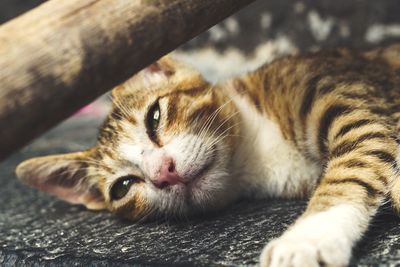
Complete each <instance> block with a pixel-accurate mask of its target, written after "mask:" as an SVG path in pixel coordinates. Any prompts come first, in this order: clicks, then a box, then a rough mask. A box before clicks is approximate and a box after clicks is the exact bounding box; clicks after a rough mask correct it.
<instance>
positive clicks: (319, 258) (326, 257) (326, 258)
mask: <svg viewBox="0 0 400 267" xmlns="http://www.w3.org/2000/svg"><path fill="white" fill-rule="evenodd" d="M349 257H350V254H349V253H348V252H347V251H346V250H344V249H343V248H340V247H339V246H338V245H337V244H325V245H324V244H321V243H319V242H316V240H310V239H309V240H307V239H298V238H291V237H285V236H284V237H281V238H278V239H276V240H273V241H271V242H270V243H269V244H268V245H267V246H266V247H265V248H264V250H263V252H262V254H261V258H260V265H261V267H320V266H324V267H328V266H329V267H345V266H347V264H348V261H349Z"/></svg>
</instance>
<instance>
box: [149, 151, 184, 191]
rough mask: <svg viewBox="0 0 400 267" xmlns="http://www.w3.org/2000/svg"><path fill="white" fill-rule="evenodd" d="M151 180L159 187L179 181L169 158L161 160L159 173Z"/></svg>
mask: <svg viewBox="0 0 400 267" xmlns="http://www.w3.org/2000/svg"><path fill="white" fill-rule="evenodd" d="M152 182H153V184H154V185H155V186H156V187H158V188H160V189H162V188H165V187H168V186H170V185H174V184H177V183H179V182H181V177H179V175H178V173H177V172H176V169H175V164H174V162H173V160H172V159H171V158H169V157H168V158H164V159H163V160H162V163H161V168H160V173H159V175H158V177H156V178H155V179H154V180H153V181H152Z"/></svg>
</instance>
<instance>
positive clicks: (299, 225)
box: [261, 111, 397, 267]
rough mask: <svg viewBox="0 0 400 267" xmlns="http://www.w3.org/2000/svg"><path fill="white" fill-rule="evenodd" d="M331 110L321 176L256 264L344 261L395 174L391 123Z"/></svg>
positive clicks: (274, 265) (335, 263) (333, 263)
mask: <svg viewBox="0 0 400 267" xmlns="http://www.w3.org/2000/svg"><path fill="white" fill-rule="evenodd" d="M355 112H356V111H355ZM357 113H359V112H356V114H357ZM363 113H365V114H366V112H361V113H360V114H363ZM325 114H326V113H325ZM343 114H345V115H343ZM334 115H335V117H333V118H332V117H331V118H330V122H329V123H330V125H329V127H327V128H328V129H329V130H327V132H326V137H325V139H324V140H326V142H320V144H323V146H320V147H319V149H320V151H323V150H325V151H326V155H327V156H328V158H329V160H328V161H327V166H326V169H325V171H324V174H323V177H322V179H321V180H320V182H319V185H318V186H317V188H316V190H315V192H314V194H313V196H312V197H311V199H310V202H309V204H308V207H307V209H306V211H305V213H304V214H303V215H302V216H301V217H300V218H299V219H298V220H297V221H296V222H295V223H294V224H293V225H292V226H291V227H290V228H289V229H288V230H287V231H286V232H285V233H284V234H283V235H282V236H281V237H280V238H278V239H276V240H273V241H272V242H270V243H269V244H268V245H267V246H266V247H265V248H264V250H263V252H262V255H261V266H271V267H277V266H280V267H281V266H293V267H296V266H308V267H312V266H346V265H347V264H348V263H349V260H350V258H351V251H352V248H353V246H354V244H355V243H356V242H357V241H358V240H359V239H360V238H361V237H362V235H363V233H364V232H365V231H366V230H367V227H368V224H369V221H370V219H371V218H372V216H373V215H374V214H375V213H376V211H377V208H378V207H379V206H380V205H381V203H382V201H383V200H384V199H385V196H386V195H387V193H388V191H389V184H390V183H391V181H392V180H393V178H394V177H395V176H396V173H397V161H396V155H397V145H396V142H395V140H394V139H393V138H392V137H391V136H392V132H391V130H390V127H387V126H386V124H385V122H384V121H380V120H379V119H376V117H373V116H372V117H371V120H370V121H369V124H366V123H365V120H366V116H362V117H360V116H355V115H354V114H353V112H346V113H336V114H334ZM346 118H347V119H346ZM357 118H359V119H357ZM367 118H368V116H367ZM357 120H358V121H357ZM357 125H363V126H362V127H356V126H357ZM318 135H319V136H320V134H318Z"/></svg>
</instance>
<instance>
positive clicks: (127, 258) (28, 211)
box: [0, 116, 400, 267]
mask: <svg viewBox="0 0 400 267" xmlns="http://www.w3.org/2000/svg"><path fill="white" fill-rule="evenodd" d="M99 123H100V121H99V120H98V119H94V118H93V117H82V116H81V117H75V118H73V119H70V120H69V121H67V122H65V123H63V124H62V125H61V126H59V127H58V128H56V129H54V130H52V131H51V132H49V133H48V134H46V135H45V136H44V137H42V138H40V139H38V140H36V141H35V142H34V143H32V144H31V145H29V146H28V147H26V148H25V149H23V150H22V151H20V152H18V153H16V154H14V155H13V156H12V157H11V158H10V159H8V160H7V161H5V162H3V163H1V164H0V181H1V186H0V203H1V204H0V266H7V267H8V266H10V267H11V266H109V265H112V266H132V265H137V266H239V265H255V264H257V263H258V256H259V253H260V251H261V249H262V248H263V246H264V244H265V243H266V242H267V241H268V240H271V239H272V238H274V237H277V236H279V235H280V234H281V233H282V232H283V230H284V229H285V228H286V227H287V226H288V225H289V224H290V223H291V222H293V221H294V219H295V218H296V217H297V216H299V215H300V214H301V212H302V211H303V209H304V208H305V205H306V202H305V201H288V200H258V201H250V200H244V201H242V202H240V203H236V204H234V205H232V206H231V207H229V208H228V209H226V210H224V211H222V212H218V213H216V214H210V215H207V216H204V217H198V218H193V219H190V220H187V221H181V222H150V223H141V224H135V223H131V222H128V221H123V220H121V219H119V218H116V217H114V216H113V215H111V214H109V213H107V212H93V211H88V210H86V209H85V208H83V207H81V206H73V205H69V204H67V203H64V202H62V201H59V200H57V199H55V198H53V197H51V196H48V195H45V194H43V193H40V192H37V191H36V190H33V189H30V188H28V187H26V186H24V185H22V184H21V183H19V181H18V180H17V179H16V178H15V176H14V173H13V172H14V168H15V166H16V165H17V164H18V163H19V162H20V161H22V160H24V159H27V158H30V157H33V156H38V155H47V154H51V153H64V152H69V151H77V150H81V149H84V148H86V147H88V146H90V145H91V144H92V143H93V141H94V140H95V135H96V132H97V125H98V124H99ZM396 262H400V219H399V218H398V217H397V216H395V215H394V214H393V213H392V212H391V210H390V208H383V209H382V210H381V212H380V215H379V216H377V219H376V220H375V221H374V222H373V224H372V227H371V230H370V231H369V233H368V234H367V235H366V238H365V239H364V240H363V241H362V242H361V243H360V245H359V246H358V247H357V248H356V250H355V257H354V259H353V265H354V266H356V265H358V266H375V265H377V264H378V263H379V264H380V265H383V266H384V265H387V266H389V265H390V264H394V263H396Z"/></svg>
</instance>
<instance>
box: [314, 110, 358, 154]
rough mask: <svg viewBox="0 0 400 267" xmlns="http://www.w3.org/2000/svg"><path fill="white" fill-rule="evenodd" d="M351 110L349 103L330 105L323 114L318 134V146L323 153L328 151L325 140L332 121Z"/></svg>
mask: <svg viewBox="0 0 400 267" xmlns="http://www.w3.org/2000/svg"><path fill="white" fill-rule="evenodd" d="M350 111H351V108H350V106H348V105H341V104H337V105H333V106H330V107H329V108H328V109H327V110H326V111H325V113H324V115H323V116H322V118H321V120H320V124H319V125H320V127H319V134H318V148H319V151H320V152H321V154H325V153H326V150H327V148H326V146H325V141H326V139H327V137H328V131H329V129H330V127H331V125H332V123H333V122H334V121H335V119H336V118H337V117H340V116H342V115H343V114H346V113H349V112H350Z"/></svg>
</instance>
